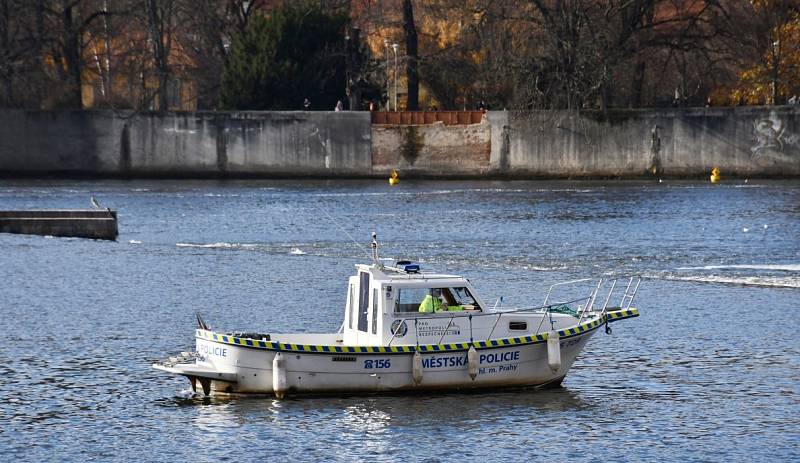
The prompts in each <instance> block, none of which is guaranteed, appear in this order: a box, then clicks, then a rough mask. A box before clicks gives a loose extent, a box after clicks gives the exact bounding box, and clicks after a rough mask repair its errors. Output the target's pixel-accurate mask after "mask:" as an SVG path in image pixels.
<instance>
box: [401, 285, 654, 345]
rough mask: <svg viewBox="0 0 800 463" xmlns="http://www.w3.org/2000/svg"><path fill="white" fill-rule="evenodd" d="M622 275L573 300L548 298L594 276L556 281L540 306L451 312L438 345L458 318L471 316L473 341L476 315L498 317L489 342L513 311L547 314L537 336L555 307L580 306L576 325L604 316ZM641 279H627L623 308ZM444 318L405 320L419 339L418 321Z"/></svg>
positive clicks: (515, 312)
mask: <svg viewBox="0 0 800 463" xmlns="http://www.w3.org/2000/svg"><path fill="white" fill-rule="evenodd" d="M623 278H624V277H620V278H609V279H603V278H600V279H598V280H597V284H596V285H594V286H593V289H592V291H591V292H590V293H589V295H587V296H584V297H580V298H577V299H572V300H567V301H557V302H550V303H549V304H548V303H547V302H548V301H549V299H550V294H551V293H552V291H553V288H555V287H557V286H564V285H570V284H578V283H585V282H587V281H594V279H592V278H583V279H580V280H572V281H565V282H561V283H556V284H554V285H551V286H550V289H549V290H548V291H547V295H546V296H545V299H544V302H545V303H544V304H542V305H540V306H532V307H515V308H511V307H509V308H507V309H502V310H496V311H492V312H478V313H469V314H465V313H464V312H454V313H453V315H451V316H450V317H449V319H448V321H447V326H446V327H445V329H444V330H443V331H442V334H441V336H439V341H438V342H437V344H441V343H442V340H443V339H444V337H445V336H446V335H447V331H448V330H449V329H450V327H451V326H452V325H453V321H454V320H455V319H456V318H468V319H469V330H470V340H471V341H472V340H473V335H472V319H473V318H476V317H497V318H496V320H495V321H494V324H493V325H492V329H491V330H490V331H489V335H488V336H487V337H486V340H487V341H488V340H490V339H492V335H493V334H494V330H495V328H497V325H498V324H499V323H500V319H501V318H503V317H504V316H506V315H514V314H518V313H525V312H543V313H544V315H546V316H543V317H542V319H541V320H540V321H539V325H538V326H537V327H536V332H535V334H537V335H538V334H539V333H540V330H541V328H542V325H543V324H544V321H545V320H546V319H548V318H549V321H550V325H551V329H552V328H554V325H555V322H554V320H553V314H554V313H558V312H555V311H554V309H557V308H562V307H564V306H570V305H577V307H578V308H577V310H575V313H576V314H578V315H580V316H579V317H578V323H577V324H580V323H581V322H583V319H584V318H586V315H587V314H592V313H599V315H600V316H601V317H602V316H603V315H605V313H606V312H607V310H608V309H609V308H610V307H609V305H608V304H609V302H610V301H611V300H612V297H613V296H614V291H615V290H616V288H617V281H618V280H621V279H623ZM641 282H642V277H641V276H638V275H634V276H631V277H628V282H627V284H626V286H625V291H624V292H623V294H622V298H621V300H620V303H619V306H618V307H619V308H620V309H623V310H628V309H630V307H631V305H632V304H633V300H634V299H635V298H636V293H637V292H638V290H639V284H640V283H641ZM605 285H610V286H609V289H608V293H607V294H606V298H605V301H604V302H603V306H602V307H601V308H600V309H599V310H596V309H595V307H594V305H595V302H596V301H597V295H598V294H599V293H600V290H601V289H602V288H603V287H604V286H605ZM581 303H584V304H583V305H581ZM442 318H443V317H442V316H441V315H418V316H415V317H410V318H404V319H402V320H404V321H405V320H409V321H411V320H413V321H414V331H415V335H416V336H417V339H419V334H418V333H417V332H416V330H417V322H418V321H419V320H428V319H437V320H439V319H442ZM397 331H399V328H398V330H397ZM397 331H395V332H394V333H392V337H391V339H389V345H390V346H391V345H392V342H393V341H394V339H395V337H396V335H397Z"/></svg>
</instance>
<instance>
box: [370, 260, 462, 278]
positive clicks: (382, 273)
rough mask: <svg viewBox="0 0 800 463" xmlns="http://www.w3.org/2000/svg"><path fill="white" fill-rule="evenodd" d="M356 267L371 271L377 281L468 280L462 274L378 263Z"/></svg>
mask: <svg viewBox="0 0 800 463" xmlns="http://www.w3.org/2000/svg"><path fill="white" fill-rule="evenodd" d="M356 269H357V270H358V271H361V272H369V273H371V274H372V278H374V279H375V280H377V281H386V282H422V281H427V280H455V281H457V282H466V281H467V280H466V278H464V277H462V276H460V275H448V274H444V273H427V272H422V271H420V272H419V273H407V272H405V271H404V270H402V269H400V268H397V267H390V266H383V265H381V266H379V265H376V264H372V265H366V264H357V265H356Z"/></svg>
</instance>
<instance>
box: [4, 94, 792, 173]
mask: <svg viewBox="0 0 800 463" xmlns="http://www.w3.org/2000/svg"><path fill="white" fill-rule="evenodd" d="M712 166H717V167H719V168H720V169H721V170H722V173H723V176H731V175H735V176H800V108H798V107H796V106H783V107H737V108H688V109H683V108H679V109H652V110H613V111H609V112H608V113H605V114H603V113H599V112H592V111H581V112H567V111H533V112H508V111H489V112H487V113H486V114H485V116H484V118H483V120H482V121H481V122H480V123H477V124H467V125H444V124H442V123H434V124H425V125H388V124H387V125H378V124H372V123H371V121H370V114H369V113H365V112H338V113H332V112H194V113H163V114H157V113H124V112H122V113H120V112H113V111H27V110H2V111H0V175H4V176H42V175H62V176H68V175H85V176H120V177H152V176H164V177H246V176H261V177H271V176H272V177H278V176H298V177H300V176H317V177H319V176H331V177H385V176H387V175H388V172H389V171H390V170H391V169H393V168H397V169H398V170H400V172H401V176H406V177H408V176H420V177H485V176H492V177H497V178H526V177H645V176H652V175H656V176H704V175H707V174H708V171H709V170H710V169H711V167H712Z"/></svg>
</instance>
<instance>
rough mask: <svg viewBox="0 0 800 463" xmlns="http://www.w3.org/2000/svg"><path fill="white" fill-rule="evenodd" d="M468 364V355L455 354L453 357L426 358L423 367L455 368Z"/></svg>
mask: <svg viewBox="0 0 800 463" xmlns="http://www.w3.org/2000/svg"><path fill="white" fill-rule="evenodd" d="M466 364H467V356H466V355H454V356H451V357H438V358H424V359H422V368H429V369H430V368H453V367H463V366H465V365H466Z"/></svg>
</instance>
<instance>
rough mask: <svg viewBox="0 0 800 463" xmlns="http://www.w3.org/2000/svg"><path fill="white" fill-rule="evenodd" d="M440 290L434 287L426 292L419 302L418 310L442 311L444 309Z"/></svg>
mask: <svg viewBox="0 0 800 463" xmlns="http://www.w3.org/2000/svg"><path fill="white" fill-rule="evenodd" d="M441 294H442V290H441V289H437V288H434V289H432V290H431V292H430V293H428V294H427V295H426V296H425V297H424V298H423V299H422V302H420V304H419V311H420V312H422V313H433V312H442V311H444V310H445V307H444V304H443V303H442V299H441V297H440V296H441Z"/></svg>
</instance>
